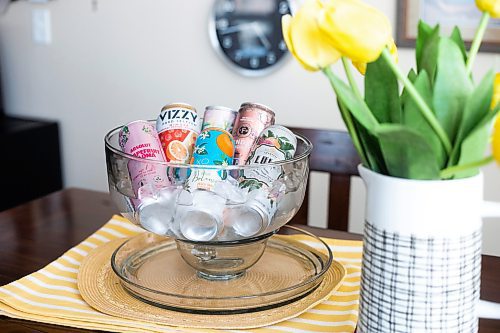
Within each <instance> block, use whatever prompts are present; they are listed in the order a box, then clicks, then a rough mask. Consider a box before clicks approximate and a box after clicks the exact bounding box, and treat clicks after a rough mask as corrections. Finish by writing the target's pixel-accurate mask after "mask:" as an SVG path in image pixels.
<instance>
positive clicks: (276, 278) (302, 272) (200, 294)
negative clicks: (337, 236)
mask: <svg viewBox="0 0 500 333" xmlns="http://www.w3.org/2000/svg"><path fill="white" fill-rule="evenodd" d="M283 228H286V232H287V235H279V234H276V235H273V236H272V237H269V238H268V241H267V246H266V247H265V248H264V250H263V254H262V257H261V259H260V260H259V261H258V262H257V263H256V264H255V265H253V266H252V267H251V268H249V269H248V270H247V271H246V274H244V275H243V276H241V277H240V278H238V279H230V280H225V281H214V280H211V279H205V278H203V276H200V275H199V274H197V273H196V270H195V269H193V268H192V267H190V266H189V265H187V264H186V260H183V259H184V258H181V256H182V252H179V251H178V250H177V249H178V243H177V244H176V242H175V240H174V239H173V238H170V237H161V236H157V235H154V234H152V233H143V234H141V235H139V236H136V237H134V238H131V239H130V240H127V241H126V242H124V243H123V244H122V245H121V246H120V247H118V248H117V249H116V250H115V251H114V253H113V255H112V258H111V266H112V269H113V271H114V272H115V274H116V275H117V276H118V277H119V279H120V282H121V284H122V286H123V287H124V288H125V290H127V291H128V292H129V293H131V294H132V295H133V296H134V297H136V298H138V299H140V300H142V301H145V302H147V303H150V304H153V305H156V306H160V307H164V308H168V309H172V310H177V311H183V312H191V313H201V314H233V313H246V312H253V311H261V310H265V309H270V308H274V307H278V306H283V305H286V304H289V303H292V302H294V301H296V300H298V299H301V298H303V297H305V296H307V295H309V294H310V293H311V292H313V291H314V290H315V289H316V288H317V287H318V286H319V285H320V284H321V282H322V281H323V279H324V277H325V276H326V275H327V274H331V273H332V272H331V270H329V269H330V266H331V265H332V264H333V263H334V261H333V255H332V252H331V250H330V248H329V247H328V245H327V244H326V243H325V242H324V241H322V240H321V239H320V238H318V237H316V236H314V235H312V234H310V233H308V232H306V231H304V230H301V229H299V228H295V227H293V226H284V227H283ZM237 242H242V241H237ZM257 243H258V242H257ZM309 243H311V244H315V246H314V248H313V247H310V246H308V245H307V244H309ZM250 244H252V243H250ZM193 246H194V247H196V246H197V245H196V244H193ZM200 246H201V245H200ZM203 246H204V245H203ZM224 246H225V245H224ZM224 246H222V247H221V246H220V245H215V244H211V245H210V246H209V248H210V249H211V251H214V253H217V252H218V251H219V250H222V251H224V249H223V247H224ZM228 253H231V251H229V252H228ZM235 253H237V251H236V252H235ZM236 256H237V255H235V256H234V257H236ZM243 256H247V254H244V255H243ZM211 260H214V261H218V260H219V258H217V257H214V258H212V259H209V261H208V262H207V264H209V263H210V261H211ZM230 262H231V260H230ZM216 266H218V264H217V265H216ZM339 267H341V266H339ZM339 267H337V268H336V272H339V271H340V270H341V269H340V268H339ZM327 272H329V273H327ZM344 274H345V272H344ZM340 275H341V274H340ZM342 277H343V276H341V277H338V278H337V279H336V280H335V281H337V283H338V282H339V281H340V280H341V279H342Z"/></svg>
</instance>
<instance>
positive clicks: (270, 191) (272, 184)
mask: <svg viewBox="0 0 500 333" xmlns="http://www.w3.org/2000/svg"><path fill="white" fill-rule="evenodd" d="M296 147H297V138H296V136H295V135H294V134H293V133H292V132H291V131H290V130H289V129H288V128H286V127H283V126H279V125H272V126H269V127H267V128H265V129H264V131H262V133H261V134H260V136H259V138H258V139H257V141H256V143H255V144H254V146H253V148H252V151H251V153H250V156H249V158H248V162H247V164H251V165H255V164H259V165H260V166H259V167H258V168H250V169H248V170H244V173H243V175H241V176H240V178H239V186H240V187H241V188H248V189H249V190H250V191H253V192H254V195H253V197H252V199H250V200H248V201H247V202H246V203H245V204H244V205H234V206H232V207H231V208H228V209H227V210H226V212H225V219H224V223H225V224H226V225H230V226H231V227H232V228H233V229H234V231H235V232H236V233H237V234H238V235H240V236H243V237H250V236H254V235H256V234H258V233H259V232H260V231H261V230H263V229H264V228H267V227H268V226H269V224H270V223H271V221H272V219H273V217H274V215H275V213H276V210H277V201H278V200H279V197H280V196H282V195H283V194H284V192H283V191H284V188H283V181H282V178H283V174H284V172H283V167H282V166H280V165H275V164H270V163H272V162H277V161H284V160H288V159H291V158H292V157H293V155H294V154H295V150H296ZM242 216H244V217H245V218H244V219H243V218H242Z"/></svg>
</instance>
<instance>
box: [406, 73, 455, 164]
mask: <svg viewBox="0 0 500 333" xmlns="http://www.w3.org/2000/svg"><path fill="white" fill-rule="evenodd" d="M413 84H414V86H415V89H416V90H417V91H418V93H419V94H420V96H421V97H422V98H423V99H424V101H425V102H426V103H427V105H431V103H432V90H431V89H432V88H431V83H430V79H429V75H427V72H426V71H425V70H422V71H421V72H420V73H419V74H418V76H417V78H416V79H415V81H414V82H413ZM403 124H405V125H406V126H407V127H408V128H410V129H412V130H414V131H416V132H417V133H420V134H421V135H422V136H423V137H424V138H427V140H428V143H429V146H430V147H431V149H432V151H433V155H434V156H435V158H436V162H437V163H438V165H439V167H440V168H442V167H444V165H445V163H446V157H447V156H446V152H445V150H444V147H443V145H442V143H441V140H440V139H439V137H438V136H437V134H436V132H435V131H434V130H433V129H432V127H431V126H430V125H429V122H428V121H427V120H426V119H425V117H424V116H423V115H422V112H421V111H420V109H419V107H418V106H417V103H415V101H414V100H413V99H412V98H411V97H410V96H409V97H408V98H407V100H406V103H405V105H404V109H403Z"/></svg>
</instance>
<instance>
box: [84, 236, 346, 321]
mask: <svg viewBox="0 0 500 333" xmlns="http://www.w3.org/2000/svg"><path fill="white" fill-rule="evenodd" d="M125 240H126V239H117V240H114V241H111V242H109V243H107V244H105V245H103V246H101V247H99V248H97V249H95V250H93V251H92V252H91V253H89V254H88V255H87V257H86V258H85V260H84V261H83V262H82V264H81V266H80V270H79V273H78V289H79V290H80V293H81V295H82V297H83V299H84V300H85V301H86V302H87V303H88V304H89V305H90V306H92V307H93V308H94V309H96V310H98V311H100V312H102V313H106V314H108V315H112V316H115V317H118V318H127V319H135V320H140V321H151V322H154V323H156V324H158V323H162V324H166V325H171V326H178V327H191V328H207V329H249V328H257V327H262V326H268V325H272V324H275V323H278V322H281V321H284V320H286V319H290V318H293V317H296V316H298V315H299V314H301V313H303V312H305V311H307V310H308V309H310V308H312V307H314V306H315V305H317V304H319V303H320V302H322V301H323V300H324V299H326V298H328V297H329V296H330V294H331V293H332V292H333V291H334V290H336V289H337V288H338V287H339V286H340V283H341V282H342V280H343V278H344V276H345V274H346V271H345V268H344V266H342V264H340V263H339V262H337V261H335V260H334V261H333V262H332V265H331V266H330V268H329V270H328V271H327V272H326V273H325V275H324V277H323V281H322V282H321V284H320V285H319V286H318V287H317V288H316V289H315V290H314V291H313V292H311V293H310V294H309V295H307V296H305V297H303V298H301V299H299V300H297V301H295V302H293V303H290V304H287V305H285V306H280V307H277V308H273V309H268V310H263V311H258V312H252V313H242V314H227V315H218V314H208V315H207V314H193V313H185V312H179V311H173V310H167V309H164V308H160V307H156V306H153V305H150V304H147V303H144V302H142V301H140V300H138V299H137V298H135V297H133V296H132V295H130V294H129V293H128V292H127V291H125V289H124V288H123V287H122V285H121V283H120V280H119V278H118V277H117V276H116V275H115V273H114V272H113V270H112V268H111V255H112V254H113V251H114V250H115V249H116V248H117V247H118V246H119V245H121V244H122V243H123V242H124V241H125Z"/></svg>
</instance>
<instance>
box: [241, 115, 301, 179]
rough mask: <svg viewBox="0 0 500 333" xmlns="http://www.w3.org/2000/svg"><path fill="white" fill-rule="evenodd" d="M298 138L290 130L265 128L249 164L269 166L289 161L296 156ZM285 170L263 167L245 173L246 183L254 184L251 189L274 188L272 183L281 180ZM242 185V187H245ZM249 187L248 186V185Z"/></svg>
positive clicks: (256, 143) (279, 127) (253, 150)
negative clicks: (273, 163)
mask: <svg viewBox="0 0 500 333" xmlns="http://www.w3.org/2000/svg"><path fill="white" fill-rule="evenodd" d="M296 147H297V138H296V137H295V135H294V134H293V133H292V131H290V130H289V129H288V128H286V127H283V126H280V125H272V126H269V127H267V128H265V129H264V130H263V131H262V133H261V135H260V136H259V138H258V139H257V141H256V142H255V144H254V146H253V148H252V151H251V153H250V156H249V157H248V161H247V164H268V163H272V162H277V161H284V160H289V159H291V158H292V157H293V155H294V154H295V149H296ZM282 175H283V170H282V168H281V167H280V166H271V165H270V166H269V167H262V168H259V169H250V170H247V171H245V176H244V178H245V180H244V181H243V182H244V183H243V184H245V183H249V182H250V183H253V185H251V186H250V187H259V188H260V187H262V186H267V187H272V183H273V182H274V181H275V180H277V179H279V178H281V177H282ZM243 184H242V185H243ZM247 185H248V184H247Z"/></svg>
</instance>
